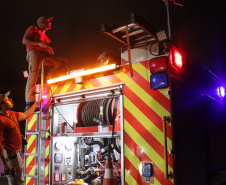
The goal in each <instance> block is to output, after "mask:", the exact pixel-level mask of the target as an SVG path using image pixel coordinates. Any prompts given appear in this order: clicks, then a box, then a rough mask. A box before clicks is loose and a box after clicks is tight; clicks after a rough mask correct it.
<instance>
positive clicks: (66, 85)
mask: <svg viewBox="0 0 226 185" xmlns="http://www.w3.org/2000/svg"><path fill="white" fill-rule="evenodd" d="M72 82H73V81H72V80H70V81H67V82H65V84H64V86H63V87H62V88H61V90H60V92H59V94H63V93H65V92H67V90H68V88H69V87H70V85H71V84H72Z"/></svg>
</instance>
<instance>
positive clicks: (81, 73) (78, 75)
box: [47, 64, 116, 84]
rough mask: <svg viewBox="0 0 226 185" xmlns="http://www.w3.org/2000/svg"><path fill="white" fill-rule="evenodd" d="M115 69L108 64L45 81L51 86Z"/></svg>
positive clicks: (112, 65) (114, 65)
mask: <svg viewBox="0 0 226 185" xmlns="http://www.w3.org/2000/svg"><path fill="white" fill-rule="evenodd" d="M115 68H116V64H110V65H106V66H101V67H98V68H93V69H89V70H86V71H80V72H77V73H73V74H70V75H66V76H61V77H58V78H53V79H50V80H48V81H47V83H48V84H53V83H56V82H61V81H64V80H68V79H72V78H76V77H80V76H86V75H90V74H94V73H99V72H103V71H108V70H111V69H115Z"/></svg>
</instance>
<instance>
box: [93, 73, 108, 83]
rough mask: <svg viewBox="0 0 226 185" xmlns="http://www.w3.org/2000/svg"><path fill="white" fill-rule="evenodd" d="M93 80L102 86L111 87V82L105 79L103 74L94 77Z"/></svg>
mask: <svg viewBox="0 0 226 185" xmlns="http://www.w3.org/2000/svg"><path fill="white" fill-rule="evenodd" d="M95 78H96V79H97V80H98V81H99V82H100V83H101V84H102V85H111V84H112V82H111V81H110V80H109V79H108V78H106V77H105V76H104V75H103V74H101V75H95Z"/></svg>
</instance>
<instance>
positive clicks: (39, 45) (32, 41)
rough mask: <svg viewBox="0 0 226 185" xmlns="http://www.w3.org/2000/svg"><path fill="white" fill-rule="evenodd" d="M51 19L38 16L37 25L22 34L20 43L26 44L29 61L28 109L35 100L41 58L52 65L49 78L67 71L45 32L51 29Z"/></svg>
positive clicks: (64, 73)
mask: <svg viewBox="0 0 226 185" xmlns="http://www.w3.org/2000/svg"><path fill="white" fill-rule="evenodd" d="M52 20H53V18H52V17H51V18H46V17H44V16H42V17H39V18H38V20H37V27H36V26H30V27H29V28H28V29H27V30H26V32H25V34H24V36H23V40H22V43H23V44H25V45H26V49H27V57H26V59H27V61H28V63H29V75H28V80H27V85H26V92H25V100H26V107H25V110H27V109H29V108H30V107H31V106H32V105H33V104H34V102H35V86H36V82H37V79H38V75H39V71H40V69H41V66H42V61H43V59H45V62H44V65H46V66H51V67H53V68H52V70H51V73H50V75H51V78H55V77H59V76H62V75H66V74H67V71H68V70H67V65H66V64H67V59H66V58H64V57H59V56H55V55H54V52H53V48H52V44H51V40H50V39H49V37H48V36H47V35H46V33H45V32H46V30H48V29H51V23H52Z"/></svg>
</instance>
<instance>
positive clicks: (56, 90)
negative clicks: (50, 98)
mask: <svg viewBox="0 0 226 185" xmlns="http://www.w3.org/2000/svg"><path fill="white" fill-rule="evenodd" d="M64 85H65V82H62V83H60V84H59V85H58V86H57V88H56V89H55V91H54V92H52V94H59V93H60V91H61V89H62V88H63V87H64Z"/></svg>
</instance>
